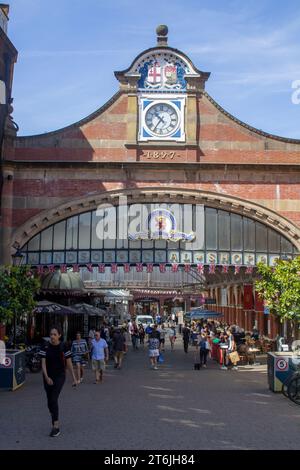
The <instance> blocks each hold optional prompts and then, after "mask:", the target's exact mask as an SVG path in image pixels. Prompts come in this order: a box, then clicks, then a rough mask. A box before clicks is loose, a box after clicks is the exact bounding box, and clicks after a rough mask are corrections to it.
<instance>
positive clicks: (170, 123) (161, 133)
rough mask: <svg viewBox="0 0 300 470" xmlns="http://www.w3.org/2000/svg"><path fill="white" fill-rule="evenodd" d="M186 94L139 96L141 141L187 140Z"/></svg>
mask: <svg viewBox="0 0 300 470" xmlns="http://www.w3.org/2000/svg"><path fill="white" fill-rule="evenodd" d="M185 98H186V97H185V96H178V95H177V96H172V97H170V98H167V97H166V96H164V95H161V96H153V95H144V96H143V95H141V96H139V137H138V139H139V141H140V142H148V143H150V142H163V141H165V142H172V141H173V142H185V130H184V127H185V126H184V123H185Z"/></svg>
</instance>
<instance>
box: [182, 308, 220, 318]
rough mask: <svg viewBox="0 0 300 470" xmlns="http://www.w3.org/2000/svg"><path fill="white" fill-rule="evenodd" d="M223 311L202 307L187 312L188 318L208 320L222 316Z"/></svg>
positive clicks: (186, 316)
mask: <svg viewBox="0 0 300 470" xmlns="http://www.w3.org/2000/svg"><path fill="white" fill-rule="evenodd" d="M222 316H223V315H222V313H219V312H214V311H213V310H204V309H202V308H195V309H193V310H191V311H190V312H187V313H185V315H184V318H185V319H186V320H205V319H206V320H208V319H210V318H220V317H222Z"/></svg>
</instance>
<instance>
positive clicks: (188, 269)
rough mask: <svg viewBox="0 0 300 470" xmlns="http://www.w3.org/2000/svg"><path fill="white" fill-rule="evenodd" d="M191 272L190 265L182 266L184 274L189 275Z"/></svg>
mask: <svg viewBox="0 0 300 470" xmlns="http://www.w3.org/2000/svg"><path fill="white" fill-rule="evenodd" d="M190 271H191V265H190V264H185V265H184V272H185V273H189V272H190Z"/></svg>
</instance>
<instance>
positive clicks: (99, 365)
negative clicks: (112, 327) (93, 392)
mask: <svg viewBox="0 0 300 470" xmlns="http://www.w3.org/2000/svg"><path fill="white" fill-rule="evenodd" d="M108 359H109V355H108V344H107V342H106V341H105V339H103V338H101V335H100V331H99V330H98V331H96V332H95V338H94V339H93V340H92V367H93V370H94V371H95V376H96V379H95V382H94V383H95V384H98V383H99V382H102V380H103V371H104V370H105V361H106V362H108Z"/></svg>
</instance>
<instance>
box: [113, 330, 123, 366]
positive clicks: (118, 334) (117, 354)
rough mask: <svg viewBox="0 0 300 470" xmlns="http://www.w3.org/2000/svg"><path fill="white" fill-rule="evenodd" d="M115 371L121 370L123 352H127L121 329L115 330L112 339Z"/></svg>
mask: <svg viewBox="0 0 300 470" xmlns="http://www.w3.org/2000/svg"><path fill="white" fill-rule="evenodd" d="M112 343H113V352H114V360H115V366H114V367H115V369H121V367H122V361H123V356H124V352H125V351H127V345H126V338H125V335H124V331H123V328H122V329H121V330H119V329H118V330H116V331H115V332H114V334H113V337H112Z"/></svg>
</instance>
